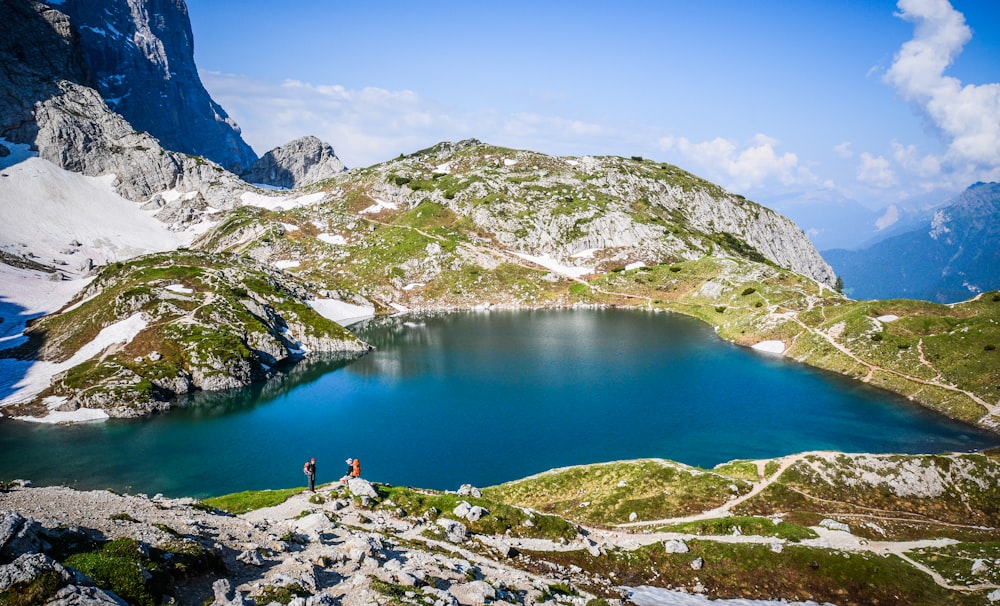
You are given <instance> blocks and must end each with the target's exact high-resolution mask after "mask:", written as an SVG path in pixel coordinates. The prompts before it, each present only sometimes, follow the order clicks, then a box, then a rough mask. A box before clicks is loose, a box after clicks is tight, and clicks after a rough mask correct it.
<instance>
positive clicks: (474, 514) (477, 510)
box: [465, 505, 490, 522]
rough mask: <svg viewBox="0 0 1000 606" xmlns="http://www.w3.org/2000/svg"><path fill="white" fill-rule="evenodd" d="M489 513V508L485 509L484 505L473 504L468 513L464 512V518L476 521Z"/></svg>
mask: <svg viewBox="0 0 1000 606" xmlns="http://www.w3.org/2000/svg"><path fill="white" fill-rule="evenodd" d="M489 514H490V510H489V509H486V508H485V507H480V506H479V505H474V506H473V507H471V508H470V509H469V511H468V513H466V514H465V519H466V520H468V521H470V522H478V521H479V520H481V519H483V517H484V516H487V515H489Z"/></svg>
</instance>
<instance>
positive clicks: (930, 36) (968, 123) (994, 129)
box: [885, 0, 1000, 173]
mask: <svg viewBox="0 0 1000 606" xmlns="http://www.w3.org/2000/svg"><path fill="white" fill-rule="evenodd" d="M897 6H898V7H899V10H900V12H899V13H898V15H899V17H901V18H903V19H905V20H907V21H911V22H913V23H914V24H915V32H914V36H913V39H912V40H909V41H908V42H906V43H905V44H903V46H902V47H901V48H900V49H899V52H897V53H896V57H895V61H894V62H893V64H892V66H891V67H890V68H889V70H888V72H886V74H885V81H886V82H888V83H889V84H891V85H892V86H893V87H894V88H895V89H896V90H897V91H898V92H899V94H900V95H901V96H902V97H903V98H904V99H906V100H907V101H909V102H911V103H914V104H915V105H916V106H917V107H919V108H920V109H921V111H923V112H924V113H925V114H926V115H927V116H928V118H930V120H931V121H932V122H933V124H934V125H935V126H936V127H937V128H938V129H939V130H940V132H941V133H942V135H943V136H944V138H945V140H946V144H947V145H948V151H947V160H948V161H949V162H952V163H956V164H960V163H972V164H975V165H977V166H979V167H981V168H985V169H988V170H990V169H992V170H993V171H994V173H995V171H996V169H997V167H1000V84H997V83H989V84H981V85H975V84H965V85H963V84H962V82H961V81H960V80H958V79H957V78H954V77H951V76H946V75H945V74H944V72H945V70H946V69H947V68H948V67H949V66H950V65H951V64H952V63H953V62H954V60H955V58H956V57H957V56H958V55H959V54H960V53H961V51H962V47H963V46H964V45H965V43H966V42H968V41H969V40H970V39H971V38H972V30H971V29H970V28H969V27H968V25H966V23H965V17H964V16H963V15H962V13H960V12H958V11H956V10H955V9H954V8H953V7H952V6H951V4H950V3H949V2H948V1H947V0H899V2H898V4H897Z"/></svg>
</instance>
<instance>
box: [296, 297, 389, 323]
mask: <svg viewBox="0 0 1000 606" xmlns="http://www.w3.org/2000/svg"><path fill="white" fill-rule="evenodd" d="M309 306H310V307H312V308H313V309H315V310H316V313H318V314H319V315H321V316H323V317H324V318H326V319H327V320H332V321H334V322H336V323H337V324H340V325H341V326H350V325H351V324H355V323H357V322H360V321H362V320H367V319H368V318H372V317H374V316H375V306H374V305H354V304H353V303H345V302H344V301H341V300H339V299H313V300H312V301H309Z"/></svg>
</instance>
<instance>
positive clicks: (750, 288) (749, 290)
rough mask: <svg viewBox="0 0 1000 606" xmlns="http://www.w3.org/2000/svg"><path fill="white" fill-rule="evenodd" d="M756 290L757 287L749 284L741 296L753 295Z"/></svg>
mask: <svg viewBox="0 0 1000 606" xmlns="http://www.w3.org/2000/svg"><path fill="white" fill-rule="evenodd" d="M755 292H757V289H756V288H754V287H753V286H747V287H746V288H744V289H743V292H741V293H740V296H741V297H745V296H747V295H752V294H753V293H755Z"/></svg>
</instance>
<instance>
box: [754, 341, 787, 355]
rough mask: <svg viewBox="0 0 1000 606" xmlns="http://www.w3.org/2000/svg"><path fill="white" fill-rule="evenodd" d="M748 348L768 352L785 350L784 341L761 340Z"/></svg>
mask: <svg viewBox="0 0 1000 606" xmlns="http://www.w3.org/2000/svg"><path fill="white" fill-rule="evenodd" d="M750 349H755V350H757V351H760V352H764V353H770V354H781V353H784V351H785V342H784V341H761V342H760V343H757V344H756V345H751V346H750Z"/></svg>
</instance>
